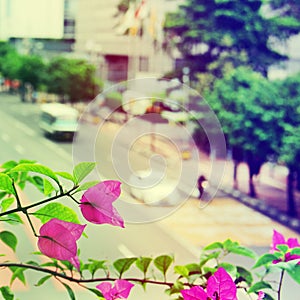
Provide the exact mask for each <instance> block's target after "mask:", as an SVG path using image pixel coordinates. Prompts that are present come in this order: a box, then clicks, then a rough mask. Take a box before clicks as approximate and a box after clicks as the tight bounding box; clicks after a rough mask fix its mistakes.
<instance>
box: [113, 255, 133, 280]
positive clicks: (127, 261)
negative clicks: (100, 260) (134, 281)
mask: <svg viewBox="0 0 300 300" xmlns="http://www.w3.org/2000/svg"><path fill="white" fill-rule="evenodd" d="M136 260H137V258H136V257H129V258H120V259H118V260H116V261H115V262H114V263H113V266H114V267H115V269H116V270H117V272H118V273H119V276H120V278H121V277H122V275H123V274H124V273H125V272H126V271H128V270H129V268H130V267H131V265H132V264H133V263H134V262H135V261H136Z"/></svg>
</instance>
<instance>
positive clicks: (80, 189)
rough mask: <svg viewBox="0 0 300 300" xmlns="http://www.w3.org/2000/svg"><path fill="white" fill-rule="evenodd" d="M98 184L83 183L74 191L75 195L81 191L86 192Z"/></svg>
mask: <svg viewBox="0 0 300 300" xmlns="http://www.w3.org/2000/svg"><path fill="white" fill-rule="evenodd" d="M98 183H99V181H88V182H85V183H83V184H82V185H81V186H80V187H79V188H78V189H76V191H75V193H77V192H81V191H85V190H87V189H89V188H91V187H93V186H95V185H96V184H98Z"/></svg>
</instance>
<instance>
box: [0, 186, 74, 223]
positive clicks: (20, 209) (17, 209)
mask: <svg viewBox="0 0 300 300" xmlns="http://www.w3.org/2000/svg"><path fill="white" fill-rule="evenodd" d="M77 188H78V186H74V187H73V188H72V189H70V190H69V191H67V192H65V193H61V194H59V195H56V196H53V197H50V198H46V199H43V200H41V201H39V202H35V203H33V204H30V205H27V206H24V207H23V208H20V206H19V204H18V201H20V199H19V197H18V196H17V197H16V200H17V207H16V208H13V209H10V210H7V211H5V212H2V213H0V217H2V216H5V215H8V214H12V213H15V212H20V211H22V210H26V211H27V210H29V209H31V208H33V207H36V206H39V205H42V204H45V203H47V202H50V201H53V200H56V199H58V198H61V197H63V196H68V195H69V194H70V193H71V192H72V191H74V190H76V189H77Z"/></svg>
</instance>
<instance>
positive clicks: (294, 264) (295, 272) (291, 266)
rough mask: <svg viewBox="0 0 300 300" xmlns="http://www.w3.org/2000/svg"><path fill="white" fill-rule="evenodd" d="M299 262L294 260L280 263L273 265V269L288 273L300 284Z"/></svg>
mask: <svg viewBox="0 0 300 300" xmlns="http://www.w3.org/2000/svg"><path fill="white" fill-rule="evenodd" d="M298 262H299V260H298V259H294V260H290V261H287V262H279V263H277V264H274V265H272V267H273V268H279V269H281V270H285V271H287V272H288V274H289V275H290V276H291V277H292V278H293V279H294V280H295V281H296V282H297V283H299V284H300V265H298Z"/></svg>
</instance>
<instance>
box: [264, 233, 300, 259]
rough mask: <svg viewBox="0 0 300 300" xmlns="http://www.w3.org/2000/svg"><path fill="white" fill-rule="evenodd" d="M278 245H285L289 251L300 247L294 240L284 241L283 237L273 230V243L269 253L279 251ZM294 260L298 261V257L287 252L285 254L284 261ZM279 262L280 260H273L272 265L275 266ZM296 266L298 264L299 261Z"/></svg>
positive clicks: (299, 256)
mask: <svg viewBox="0 0 300 300" xmlns="http://www.w3.org/2000/svg"><path fill="white" fill-rule="evenodd" d="M278 245H287V246H288V247H289V249H293V248H297V247H300V244H299V242H298V240H297V239H296V238H289V239H287V240H286V239H285V237H284V236H283V235H282V234H281V233H280V232H278V231H276V230H274V231H273V243H272V247H271V251H270V252H271V253H274V252H278V251H280V250H279V249H278ZM294 259H300V255H297V254H291V253H290V251H288V252H287V253H286V254H285V258H284V261H290V260H294ZM280 261H282V260H280V259H278V260H274V261H273V263H275V264H276V263H278V262H280ZM298 264H300V261H299V263H298Z"/></svg>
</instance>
